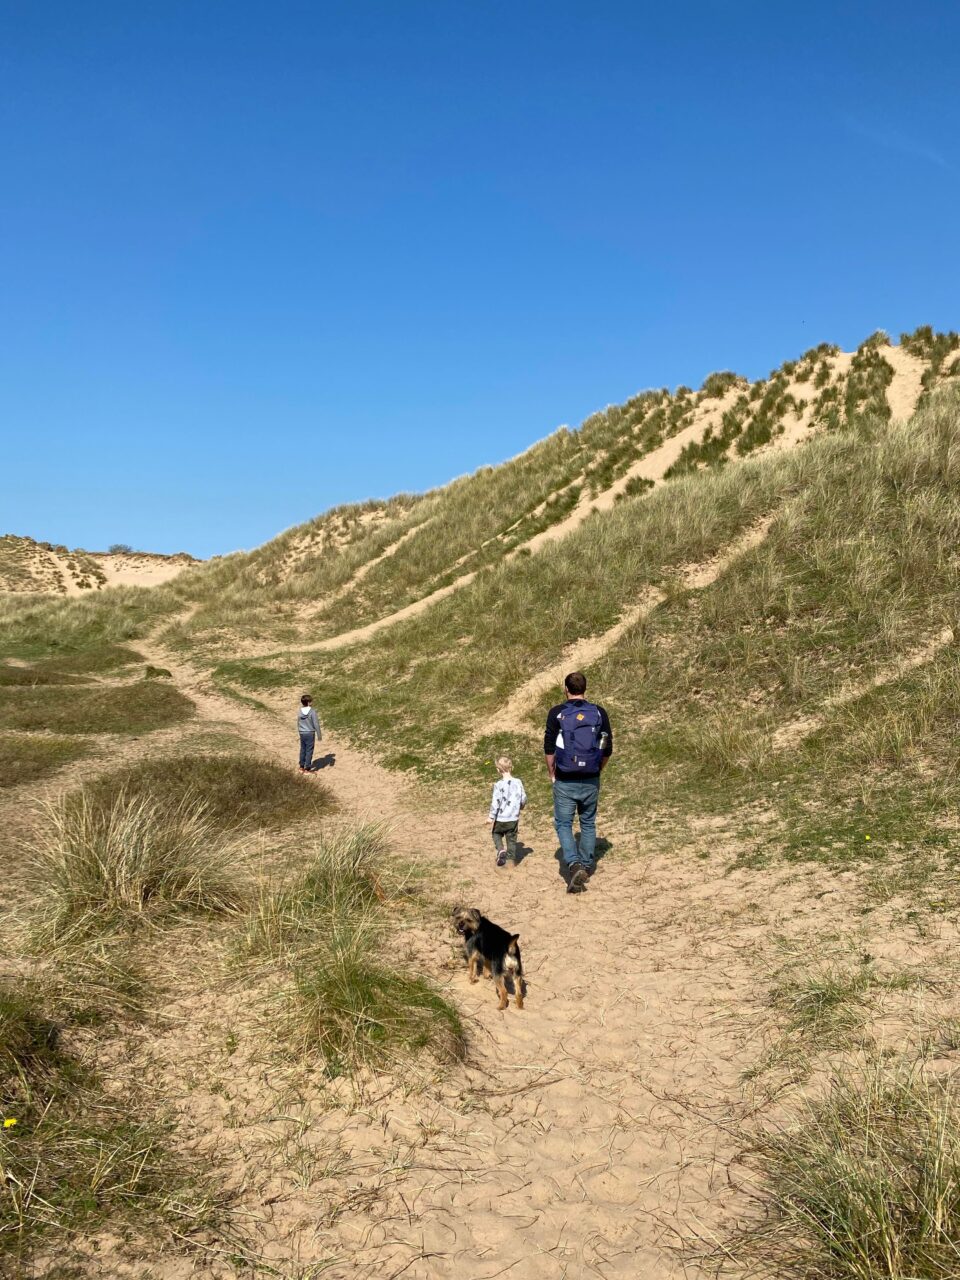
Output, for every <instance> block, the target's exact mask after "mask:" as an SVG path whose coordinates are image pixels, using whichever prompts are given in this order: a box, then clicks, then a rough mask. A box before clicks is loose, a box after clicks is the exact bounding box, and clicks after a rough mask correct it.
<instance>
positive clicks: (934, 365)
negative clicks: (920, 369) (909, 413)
mask: <svg viewBox="0 0 960 1280" xmlns="http://www.w3.org/2000/svg"><path fill="white" fill-rule="evenodd" d="M900 345H901V346H902V347H903V349H904V350H905V351H908V352H909V353H910V354H911V355H914V356H918V357H919V358H920V359H921V360H926V361H927V362H928V367H927V368H926V369H925V370H924V373H923V378H922V384H923V396H922V397H921V403H925V402H926V400H927V399H929V396H930V393H931V391H932V390H933V388H934V386H935V385H936V383H937V381H938V379H939V378H940V376H941V374H942V373H943V365H944V362H945V361H946V359H947V357H948V356H949V355H950V354H951V352H954V351H956V350H957V349H958V348H960V334H958V333H954V332H953V330H952V329H951V330H950V331H949V332H948V333H935V332H934V331H933V329H932V328H931V327H930V325H928V324H924V325H921V326H920V327H919V328H918V329H914V331H913V333H901V335H900ZM952 367H953V368H954V369H955V368H956V361H954V364H953V366H952Z"/></svg>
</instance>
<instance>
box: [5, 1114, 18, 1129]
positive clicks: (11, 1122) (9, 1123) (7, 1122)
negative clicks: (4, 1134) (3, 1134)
mask: <svg viewBox="0 0 960 1280" xmlns="http://www.w3.org/2000/svg"><path fill="white" fill-rule="evenodd" d="M16 1123H17V1122H16V1120H14V1118H13V1116H11V1117H10V1119H9V1120H4V1122H3V1127H4V1128H5V1129H12V1128H13V1126H14V1125H15V1124H16Z"/></svg>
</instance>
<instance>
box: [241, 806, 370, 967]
mask: <svg viewBox="0 0 960 1280" xmlns="http://www.w3.org/2000/svg"><path fill="white" fill-rule="evenodd" d="M386 850H387V840H386V832H385V831H384V829H383V828H382V827H380V826H377V825H375V824H367V825H365V826H361V827H357V828H354V829H353V830H348V831H343V832H337V833H336V834H333V835H326V834H325V835H323V836H322V837H321V838H320V840H319V841H318V843H317V845H316V847H315V849H314V852H313V854H312V856H311V857H310V859H309V861H307V862H306V864H305V865H303V864H302V863H301V864H300V865H298V867H297V871H296V874H295V875H293V876H292V877H290V878H288V879H285V880H281V881H280V883H279V884H269V885H266V886H264V888H263V889H262V890H261V892H260V894H259V896H258V898H257V901H256V904H255V906H254V908H253V910H252V911H251V912H250V915H249V916H248V918H247V922H246V929H245V931H244V933H243V935H242V939H241V944H240V950H241V953H242V954H243V955H246V956H250V957H258V958H265V959H269V960H273V961H277V960H282V959H284V958H286V957H289V956H291V955H296V954H298V953H303V952H304V951H305V950H308V949H311V948H314V947H316V946H317V945H318V944H319V943H322V940H323V938H324V936H325V935H326V934H328V933H329V932H330V930H331V929H332V928H334V926H335V924H336V922H337V921H358V922H359V921H362V920H363V919H364V918H365V917H369V916H370V915H371V914H372V913H376V911H377V910H378V908H379V906H380V904H381V903H383V902H384V901H385V899H386V898H387V896H388V893H387V890H386V889H385V888H384V884H385V882H389V880H390V878H391V877H390V875H389V873H388V871H387V868H386V866H385V854H386ZM391 896H393V895H392V894H391Z"/></svg>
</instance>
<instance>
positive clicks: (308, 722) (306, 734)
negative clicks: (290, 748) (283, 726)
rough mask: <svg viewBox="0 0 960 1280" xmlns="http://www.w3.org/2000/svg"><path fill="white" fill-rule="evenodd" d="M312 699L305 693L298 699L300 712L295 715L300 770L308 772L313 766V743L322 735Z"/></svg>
mask: <svg viewBox="0 0 960 1280" xmlns="http://www.w3.org/2000/svg"><path fill="white" fill-rule="evenodd" d="M312 703H313V699H312V698H311V697H310V695H309V693H305V694H304V695H303V697H302V698H301V699H300V714H299V715H298V716H297V730H298V732H299V734H300V772H301V773H309V772H310V770H311V768H312V766H313V748H314V744H315V743H317V742H319V741H320V739H321V738H322V737H323V732H322V731H321V729H320V721H319V720H318V719H317V713H316V711H315V710H314V709H313V706H312Z"/></svg>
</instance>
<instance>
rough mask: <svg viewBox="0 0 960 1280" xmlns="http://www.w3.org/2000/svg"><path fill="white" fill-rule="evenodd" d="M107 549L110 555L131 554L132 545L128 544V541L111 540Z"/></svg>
mask: <svg viewBox="0 0 960 1280" xmlns="http://www.w3.org/2000/svg"><path fill="white" fill-rule="evenodd" d="M107 551H108V553H109V554H110V555H112V556H122V555H132V554H133V547H131V546H130V544H129V542H112V543H111V544H110V546H109V547H107Z"/></svg>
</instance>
